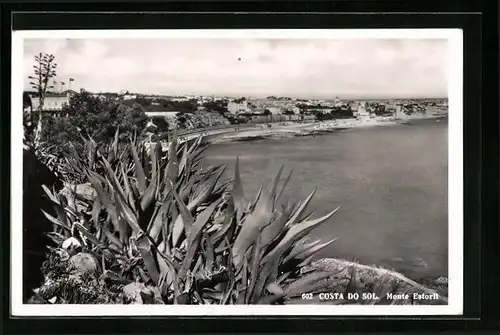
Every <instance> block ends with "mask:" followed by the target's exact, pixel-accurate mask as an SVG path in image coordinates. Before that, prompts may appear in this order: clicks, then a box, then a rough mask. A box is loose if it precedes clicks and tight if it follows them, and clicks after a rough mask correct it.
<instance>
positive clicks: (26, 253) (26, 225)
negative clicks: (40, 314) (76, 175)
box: [13, 149, 62, 301]
mask: <svg viewBox="0 0 500 335" xmlns="http://www.w3.org/2000/svg"><path fill="white" fill-rule="evenodd" d="M42 185H46V186H47V187H49V189H52V187H54V188H56V190H58V189H60V188H61V187H62V184H61V183H60V182H59V181H58V180H57V178H56V177H55V175H54V174H53V173H52V172H51V171H50V170H49V169H48V168H47V167H46V166H45V165H43V164H42V163H41V162H40V161H39V160H38V159H37V157H36V156H35V154H34V153H33V151H31V150H29V149H24V150H23V222H22V225H23V301H27V300H28V299H29V298H30V296H31V295H32V291H33V289H34V288H36V287H38V286H39V285H40V283H41V282H42V281H43V276H42V274H41V271H40V268H41V266H42V263H43V261H44V260H45V254H46V251H47V249H46V248H47V246H48V245H51V240H50V239H49V238H48V237H47V236H46V233H47V232H50V231H52V223H51V222H50V221H49V220H47V218H46V217H45V216H44V215H43V214H42V212H41V209H43V210H45V211H46V212H48V213H51V214H52V215H54V216H55V215H56V214H55V213H54V209H53V206H52V203H51V201H50V200H49V199H48V198H47V196H46V195H45V192H44V191H43V189H42ZM13 187H16V185H13ZM14 224H17V223H14Z"/></svg>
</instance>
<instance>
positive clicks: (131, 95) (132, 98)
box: [123, 94, 137, 100]
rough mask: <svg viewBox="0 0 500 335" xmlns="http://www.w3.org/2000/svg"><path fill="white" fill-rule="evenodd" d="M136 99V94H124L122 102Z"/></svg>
mask: <svg viewBox="0 0 500 335" xmlns="http://www.w3.org/2000/svg"><path fill="white" fill-rule="evenodd" d="M135 99H137V94H124V95H123V100H135Z"/></svg>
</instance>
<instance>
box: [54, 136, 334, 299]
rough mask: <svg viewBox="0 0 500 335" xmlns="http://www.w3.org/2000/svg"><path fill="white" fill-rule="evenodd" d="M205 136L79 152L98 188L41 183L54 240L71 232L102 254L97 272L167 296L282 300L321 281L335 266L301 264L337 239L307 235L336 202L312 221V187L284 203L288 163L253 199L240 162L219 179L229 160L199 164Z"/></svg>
mask: <svg viewBox="0 0 500 335" xmlns="http://www.w3.org/2000/svg"><path fill="white" fill-rule="evenodd" d="M116 137H118V136H116ZM201 140H202V139H201V137H200V138H198V139H196V140H193V141H189V142H183V143H181V144H178V143H177V140H176V139H175V138H174V139H173V141H172V142H171V144H170V146H169V148H168V150H167V151H164V150H163V149H162V148H161V146H160V145H151V144H148V143H146V142H144V141H137V142H131V143H130V144H129V146H128V147H122V148H118V147H117V146H115V147H113V148H112V150H110V151H108V152H104V151H101V150H100V149H89V152H88V154H86V155H84V156H77V157H75V159H74V163H73V164H70V165H69V167H73V166H76V167H77V171H75V172H77V173H80V170H79V169H83V170H84V171H83V173H82V174H83V175H85V177H86V181H88V182H90V183H91V185H92V187H93V188H94V189H95V190H96V193H97V196H96V197H95V198H94V199H93V200H86V199H78V196H77V195H76V194H73V195H71V196H68V197H67V198H65V197H63V196H62V195H57V194H55V193H54V192H51V191H50V190H48V189H46V188H45V191H46V193H47V194H48V196H49V197H50V198H51V200H52V201H53V202H54V205H55V207H56V211H57V213H58V215H57V218H56V217H52V216H50V215H49V214H48V213H45V215H46V216H47V218H49V219H50V220H51V221H52V222H53V223H54V228H55V231H54V232H53V233H52V234H51V236H52V237H53V239H54V241H55V242H57V243H61V241H62V240H64V239H66V238H69V237H70V236H71V237H74V238H75V239H77V240H78V241H79V243H80V244H81V245H82V246H85V247H86V248H87V249H88V250H89V251H90V252H91V253H92V254H93V255H94V257H95V258H96V259H102V266H101V268H102V269H100V271H101V276H104V277H106V278H108V279H110V280H112V281H113V280H115V281H117V282H123V281H131V280H133V281H140V282H142V283H144V284H145V285H153V286H155V287H156V288H157V289H158V290H159V292H161V296H162V299H163V301H164V302H165V303H175V304H179V303H185V304H235V303H237V304H254V303H265V304H270V303H284V302H286V300H288V299H293V298H294V297H297V296H300V295H301V294H302V293H304V292H308V290H312V289H314V290H317V289H320V287H317V285H316V283H317V281H318V280H320V279H321V278H326V277H328V276H331V275H332V273H330V272H318V271H313V272H312V273H308V274H301V273H300V268H301V265H303V264H305V263H307V262H308V261H309V260H310V259H311V257H312V256H313V255H314V254H315V253H316V252H318V251H319V250H321V249H322V248H324V247H326V246H327V245H329V244H330V243H332V242H333V241H328V242H326V243H320V242H319V241H316V242H312V243H305V242H303V243H302V242H301V241H303V238H304V237H305V236H306V235H307V234H308V233H309V232H310V231H311V230H312V229H314V228H315V227H317V226H319V225H320V224H322V223H324V222H326V221H327V220H328V219H329V218H330V217H331V216H333V214H334V213H335V212H336V211H337V210H338V208H337V209H335V210H333V211H332V212H330V213H329V214H327V215H325V216H323V217H321V218H318V219H311V214H309V213H307V210H306V209H307V206H308V204H309V202H310V201H311V199H312V197H313V195H314V192H312V193H311V194H310V195H309V196H308V197H307V199H305V200H304V201H303V202H299V203H296V204H292V203H283V202H282V201H281V196H282V194H283V191H284V188H285V186H286V184H287V183H288V181H289V180H290V177H291V173H290V174H289V175H288V176H287V177H286V178H285V180H284V182H283V183H282V184H281V185H280V181H281V174H282V169H281V170H280V171H279V173H278V175H277V176H276V178H275V179H274V182H273V183H271V184H270V185H269V186H268V187H265V188H261V191H260V192H259V193H258V194H257V196H255V197H254V198H253V199H254V200H252V201H248V200H247V198H245V197H244V193H243V188H242V185H241V180H240V175H239V164H238V160H237V162H236V169H235V176H234V180H233V181H232V182H229V181H221V177H222V175H223V173H224V171H225V167H224V166H215V167H211V168H203V166H202V154H203V152H204V151H205V149H206V146H205V145H204V144H202V141H201ZM88 142H90V144H88V143H87V144H86V147H87V148H95V147H96V145H95V142H93V141H92V140H89V141H88ZM87 160H88V161H87ZM231 185H232V187H231Z"/></svg>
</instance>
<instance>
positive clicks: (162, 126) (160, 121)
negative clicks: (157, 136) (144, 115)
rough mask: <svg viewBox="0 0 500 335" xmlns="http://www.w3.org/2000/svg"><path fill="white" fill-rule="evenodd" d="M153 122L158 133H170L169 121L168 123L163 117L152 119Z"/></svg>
mask: <svg viewBox="0 0 500 335" xmlns="http://www.w3.org/2000/svg"><path fill="white" fill-rule="evenodd" d="M152 121H153V123H154V124H155V125H156V127H157V131H158V132H160V133H161V132H165V131H168V129H169V123H168V121H167V119H166V118H165V117H163V116H153V117H152Z"/></svg>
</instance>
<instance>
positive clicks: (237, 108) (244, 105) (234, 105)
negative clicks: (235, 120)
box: [227, 100, 249, 114]
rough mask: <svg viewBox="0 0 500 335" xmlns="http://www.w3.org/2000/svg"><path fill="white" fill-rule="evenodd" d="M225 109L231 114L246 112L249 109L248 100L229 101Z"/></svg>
mask: <svg viewBox="0 0 500 335" xmlns="http://www.w3.org/2000/svg"><path fill="white" fill-rule="evenodd" d="M227 110H228V111H229V112H230V113H231V114H238V113H247V112H248V111H249V108H248V102H247V101H246V100H244V101H242V102H239V103H238V102H234V101H231V102H229V103H228V104H227Z"/></svg>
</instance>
